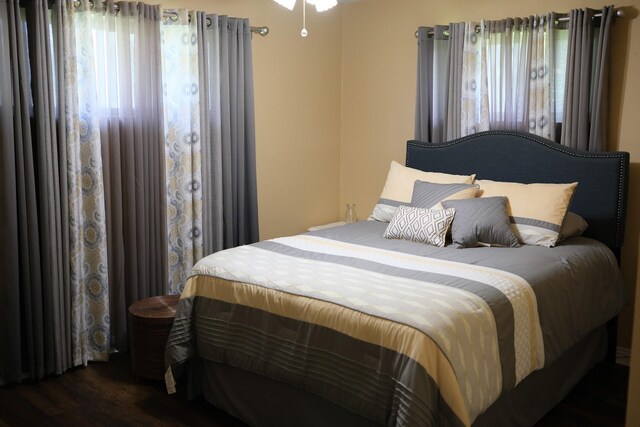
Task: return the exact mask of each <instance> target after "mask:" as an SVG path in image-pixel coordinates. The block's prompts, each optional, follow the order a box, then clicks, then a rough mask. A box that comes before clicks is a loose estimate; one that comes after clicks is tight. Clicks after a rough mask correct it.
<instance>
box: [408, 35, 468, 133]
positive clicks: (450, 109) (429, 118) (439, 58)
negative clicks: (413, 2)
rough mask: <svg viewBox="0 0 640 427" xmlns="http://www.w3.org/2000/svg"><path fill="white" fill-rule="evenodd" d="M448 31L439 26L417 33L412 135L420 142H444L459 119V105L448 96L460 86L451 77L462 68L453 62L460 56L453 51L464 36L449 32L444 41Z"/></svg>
mask: <svg viewBox="0 0 640 427" xmlns="http://www.w3.org/2000/svg"><path fill="white" fill-rule="evenodd" d="M447 31H448V30H447V27H446V26H442V25H438V26H436V27H434V28H430V27H420V28H419V29H418V76H419V77H418V82H417V87H418V91H417V97H416V130H415V135H416V139H418V140H421V141H429V142H444V141H446V140H447V139H449V138H450V134H451V133H454V132H455V131H454V130H453V129H454V126H453V123H452V122H453V121H454V120H456V118H458V119H459V112H460V103H459V102H457V103H456V101H455V98H453V97H451V93H452V92H455V91H456V90H459V88H460V85H455V77H454V75H457V74H456V73H459V72H460V71H461V70H460V67H459V65H461V64H459V63H458V62H457V61H455V60H454V58H456V52H457V53H459V52H460V51H459V50H458V51H456V48H458V49H460V47H461V45H460V44H459V43H456V42H457V41H458V38H459V37H460V36H462V37H463V34H464V32H463V33H458V32H455V31H452V32H451V34H450V35H449V37H447ZM452 50H453V52H451V51H452ZM420 76H426V78H421V77H420ZM449 104H451V106H449ZM456 104H457V105H456ZM456 113H457V114H456ZM421 118H424V120H422V119H421Z"/></svg>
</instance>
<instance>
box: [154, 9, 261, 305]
mask: <svg viewBox="0 0 640 427" xmlns="http://www.w3.org/2000/svg"><path fill="white" fill-rule="evenodd" d="M162 40H163V41H162V43H163V49H162V51H163V72H164V74H165V79H166V84H165V92H164V99H165V123H166V124H167V127H166V130H165V137H166V146H165V149H166V162H167V163H166V164H167V176H168V180H169V181H168V183H167V201H168V203H167V218H168V220H167V227H168V228H167V229H168V236H169V289H170V291H171V292H172V293H177V292H180V291H181V290H182V287H183V286H184V283H185V282H186V279H187V278H188V277H189V274H190V271H191V267H192V266H193V264H194V263H195V262H197V261H198V260H199V259H200V258H202V256H203V255H207V254H210V253H213V252H216V251H219V250H221V249H225V248H229V247H234V246H238V245H242V244H248V243H253V242H256V241H257V240H258V239H259V231H258V209H257V186H256V160H255V119H254V105H253V64H252V59H251V58H252V52H251V27H250V24H249V21H248V20H247V19H238V18H228V17H226V16H218V15H214V14H210V15H205V14H204V13H203V12H189V11H186V10H168V11H167V16H165V18H164V25H163V29H162Z"/></svg>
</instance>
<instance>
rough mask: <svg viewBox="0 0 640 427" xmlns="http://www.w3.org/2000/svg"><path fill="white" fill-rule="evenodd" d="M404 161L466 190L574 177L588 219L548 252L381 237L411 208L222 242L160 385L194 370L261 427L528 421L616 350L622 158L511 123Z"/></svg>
mask: <svg viewBox="0 0 640 427" xmlns="http://www.w3.org/2000/svg"><path fill="white" fill-rule="evenodd" d="M406 153H407V157H406V167H409V168H412V169H418V170H421V171H429V173H434V174H447V175H448V174H450V175H459V176H471V177H472V178H471V180H473V178H475V179H476V180H480V181H473V182H489V183H490V182H492V181H496V182H510V183H524V184H527V183H549V184H556V183H559V184H563V185H564V183H575V182H577V183H578V184H577V187H575V186H574V187H572V190H571V197H570V199H569V200H568V201H567V204H568V203H570V205H569V207H568V210H569V211H571V212H573V213H574V214H577V215H579V216H580V217H582V218H584V220H586V222H587V223H588V224H589V227H588V228H587V230H586V231H585V232H584V234H583V235H582V236H574V237H570V238H568V239H566V240H563V241H561V242H558V243H557V244H554V247H544V246H539V245H528V244H523V245H517V242H516V244H514V246H516V245H517V246H519V247H513V248H512V247H502V246H501V247H486V246H484V247H482V246H481V247H468V248H465V249H460V248H453V247H451V245H448V246H444V247H440V246H433V245H428V244H424V243H417V242H415V241H410V240H404V239H389V238H385V237H384V236H385V235H386V234H387V233H388V231H387V229H388V228H391V224H393V223H394V221H396V218H399V217H400V214H399V213H400V211H401V210H402V211H403V212H404V211H405V210H406V211H407V212H409V210H407V209H405V207H397V212H398V213H397V215H394V218H392V219H391V223H390V224H388V223H386V222H381V221H375V220H372V221H362V222H359V223H355V224H348V225H345V226H342V227H334V228H328V229H323V230H319V231H315V232H310V233H305V234H303V235H299V236H290V237H284V238H279V239H272V240H268V241H263V242H259V243H257V244H254V245H249V246H243V247H239V248H234V249H230V250H227V251H222V252H218V253H216V254H213V255H211V256H209V257H206V258H204V259H203V260H201V261H200V262H199V263H198V264H197V265H196V266H195V267H194V270H193V274H192V276H191V277H190V278H189V280H188V282H187V284H186V286H185V290H184V292H183V294H182V295H181V298H180V302H179V306H178V310H177V313H176V319H175V321H174V325H173V328H172V331H171V334H170V336H169V339H168V342H167V348H166V353H165V361H166V366H167V374H166V378H165V379H166V383H167V389H168V390H169V391H170V392H171V391H173V390H175V386H176V382H175V381H176V379H177V381H178V382H181V381H182V380H184V379H185V378H186V384H184V381H183V382H181V385H182V384H184V386H186V387H188V390H189V394H190V395H191V396H195V395H197V394H203V395H204V397H205V399H206V400H208V401H209V402H211V403H212V404H214V405H216V406H217V407H219V408H221V409H223V410H225V411H227V412H228V413H230V414H231V415H233V416H235V417H237V418H239V419H240V420H243V421H244V422H246V423H247V424H249V425H255V426H285V425H291V426H300V425H305V426H313V425H317V426H326V425H344V426H361V425H362V426H364V425H390V426H405V425H406V426H414V425H415V426H429V425H456V426H457V425H475V426H484V425H486V426H490V425H533V424H534V423H535V422H536V421H537V420H538V419H539V418H541V417H542V416H543V415H544V414H545V413H546V412H547V411H548V410H549V409H550V408H552V407H553V406H554V405H556V404H557V403H558V402H559V401H560V400H561V399H562V398H563V397H564V396H565V395H566V394H567V393H568V392H569V391H570V390H571V388H572V387H573V386H574V385H575V384H576V383H577V382H578V381H579V379H580V378H581V377H582V376H583V375H584V374H585V373H586V372H587V371H588V370H589V369H591V367H593V366H594V365H595V364H596V363H598V362H599V361H601V360H603V359H604V357H605V356H606V355H607V351H609V354H611V352H612V351H613V352H615V337H614V335H615V334H612V333H611V330H613V331H614V332H615V318H616V316H617V314H618V313H619V312H620V310H621V309H622V307H623V305H624V303H625V296H624V286H623V283H622V279H621V275H620V271H619V269H618V260H619V257H620V248H621V246H622V243H623V237H624V225H625V211H626V197H627V180H628V178H627V174H628V163H629V156H628V154H627V153H622V152H607V153H595V154H594V153H586V152H579V151H576V150H572V149H568V148H565V147H562V146H559V145H558V144H556V143H554V142H551V141H547V140H545V139H542V138H539V137H536V136H533V135H530V134H524V133H518V132H507V131H491V132H484V133H479V134H475V135H471V136H468V137H465V138H461V139H458V140H455V141H450V142H447V143H443V144H424V143H420V142H417V141H409V142H408V143H407V152H406ZM433 176H435V175H433ZM388 179H389V178H388ZM388 182H389V181H388ZM416 185H417V183H416ZM427 185H431V184H430V183H427ZM456 185H457V184H456ZM474 185H476V184H474V183H471V184H465V187H464V188H467V189H468V188H470V187H472V186H474ZM536 185H538V184H536ZM550 187H554V188H555V186H550ZM429 188H431V187H429ZM438 188H441V187H438ZM447 188H449V187H447ZM456 188H457V187H456ZM474 188H475V187H474ZM484 188H487V189H488V188H490V187H489V186H487V187H484ZM545 188H546V187H545ZM415 191H416V190H414V192H415ZM485 191H490V190H485ZM383 195H384V191H383ZM413 199H414V200H413V201H414V202H415V199H416V196H415V193H414V195H413ZM494 199H500V200H502V199H503V198H500V197H496V198H494ZM514 199H515V196H514ZM381 200H383V198H382V197H381ZM384 200H385V202H384V203H387V204H388V201H387V199H384ZM487 200H488V198H487ZM487 200H485V201H487ZM464 203H467V201H464V200H463V201H455V200H454V201H453V202H451V201H443V202H442V205H443V206H442V207H444V208H445V209H443V211H447V210H450V209H449V208H447V206H457V207H458V209H459V210H458V212H459V213H460V214H461V215H462V212H463V210H462V208H463V206H466V205H464ZM474 203H475V202H474ZM514 203H515V202H514V201H513V200H512V201H511V204H512V205H513V204H514ZM379 204H380V202H379ZM545 204H546V203H545ZM549 204H551V203H549ZM400 205H402V203H400ZM377 206H378V205H377ZM411 209H414V208H411ZM415 209H418V208H415ZM415 209H414V211H410V212H417V211H415ZM465 209H466V208H465ZM512 209H515V208H513V206H512ZM393 210H394V211H396V209H395V208H394V209H393ZM374 212H375V210H374ZM429 212H432V211H431V210H428V209H427V214H429ZM514 212H515V211H514ZM438 215H440V214H439V213H438ZM452 215H453V214H452ZM456 215H457V214H456ZM563 216H564V213H563ZM453 218H455V217H454V216H453ZM471 218H474V216H473V215H472V216H471ZM492 218H493V217H492ZM513 218H514V215H512V216H511V222H513ZM430 220H431V219H430ZM398 221H400V220H398ZM398 221H396V223H398V224H399V222H398ZM434 221H436V222H433V223H429V224H436V225H437V226H436V228H438V227H439V225H438V224H440V222H439V221H441V219H436V220H434ZM447 221H455V219H447ZM448 224H451V222H449V223H448ZM454 224H455V223H454ZM447 227H448V225H447ZM534 228H535V227H534ZM460 229H461V228H460V227H458V230H460ZM451 230H452V231H453V232H454V234H453V238H454V241H455V239H456V233H458V232H457V231H456V230H455V229H453V228H451ZM607 329H610V331H609V333H607ZM612 349H613V350H612Z"/></svg>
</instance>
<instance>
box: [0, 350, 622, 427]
mask: <svg viewBox="0 0 640 427" xmlns="http://www.w3.org/2000/svg"><path fill="white" fill-rule="evenodd" d="M628 376H629V368H627V367H626V366H622V365H617V364H608V363H602V364H600V365H598V366H596V367H595V368H594V369H593V370H592V371H591V372H590V373H589V374H588V375H587V376H586V377H585V378H584V379H583V380H582V381H581V382H580V383H579V384H578V385H577V386H576V388H575V389H574V390H573V392H572V393H571V394H570V395H569V396H567V397H566V398H565V400H564V401H563V402H562V403H561V404H560V405H558V406H557V407H556V408H555V409H554V410H553V411H552V412H550V413H549V414H548V415H547V416H546V417H545V418H544V419H543V420H541V421H540V422H539V423H538V424H537V425H536V426H537V427H572V426H576V427H577V426H580V427H585V426H612V427H613V426H624V416H625V411H626V409H625V408H626V399H627V385H628ZM164 425H166V426H180V425H184V426H213V427H237V426H244V424H242V423H241V422H239V421H237V420H236V419H234V418H232V417H230V416H228V415H226V414H225V413H224V412H222V411H219V410H217V409H216V408H214V407H213V406H211V405H209V404H208V403H206V402H205V401H204V400H203V399H202V398H198V399H195V400H192V401H188V400H187V398H186V396H185V394H184V393H181V392H180V391H179V392H178V393H177V394H176V395H173V396H168V395H167V394H166V392H165V389H164V384H163V383H162V382H159V381H146V380H139V379H136V378H135V377H134V375H133V374H132V373H131V370H130V368H129V358H128V356H127V355H122V354H119V355H115V356H113V357H112V359H111V361H110V362H109V363H92V364H90V365H89V366H88V367H86V368H76V369H73V370H71V371H69V372H67V373H65V374H64V375H61V376H58V377H53V378H49V379H46V380H44V381H39V382H35V383H32V384H22V385H19V386H14V387H7V386H5V387H1V388H0V426H110V427H111V426H164Z"/></svg>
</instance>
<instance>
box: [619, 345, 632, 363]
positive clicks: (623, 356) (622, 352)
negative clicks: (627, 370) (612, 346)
mask: <svg viewBox="0 0 640 427" xmlns="http://www.w3.org/2000/svg"><path fill="white" fill-rule="evenodd" d="M616 363H618V364H620V365H625V366H629V365H631V349H628V348H626V347H620V346H618V347H616Z"/></svg>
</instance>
